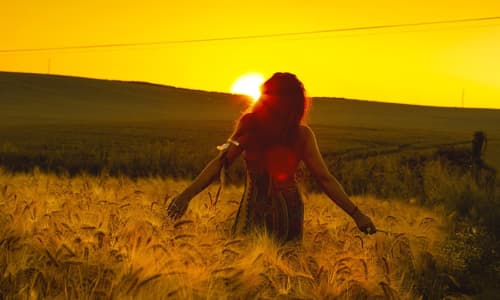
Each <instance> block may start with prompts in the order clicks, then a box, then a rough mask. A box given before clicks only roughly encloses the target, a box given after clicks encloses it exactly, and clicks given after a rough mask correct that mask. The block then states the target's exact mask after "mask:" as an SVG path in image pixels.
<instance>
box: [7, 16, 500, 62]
mask: <svg viewBox="0 0 500 300" xmlns="http://www.w3.org/2000/svg"><path fill="white" fill-rule="evenodd" d="M495 20H500V16H494V17H482V18H466V19H454V20H441V21H428V22H417V23H399V24H386V25H372V26H357V27H345V28H332V29H322V30H312V31H301V32H282V33H270V34H256V35H242V36H228V37H215V38H200V39H185V40H167V41H155V42H134V43H109V44H90V45H77V46H60V47H40V48H17V49H0V54H2V53H23V52H46V51H65V50H79V49H80V50H81V49H105V48H124V47H141V46H147V47H151V46H165V45H175V44H193V43H210V42H221V41H237V40H252V39H271V38H281V37H296V36H311V35H316V36H317V35H320V34H328V33H340V32H353V31H375V30H382V29H391V28H407V27H419V26H430V25H441V24H457V23H473V22H486V21H495ZM494 25H498V24H494ZM431 30H432V29H431Z"/></svg>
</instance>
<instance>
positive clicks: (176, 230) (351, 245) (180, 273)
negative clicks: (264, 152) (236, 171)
mask: <svg viewBox="0 0 500 300" xmlns="http://www.w3.org/2000/svg"><path fill="white" fill-rule="evenodd" d="M0 179H1V182H2V184H1V185H0V222H1V227H0V228H2V230H1V232H0V240H1V242H0V249H1V251H0V290H1V291H2V294H3V296H4V297H5V298H64V299H88V298H97V299H168V298H187V299H197V298H217V299H229V298H230V299H234V298H279V297H286V298H299V299H324V298H328V297H331V298H339V299H366V298H368V299H376V298H390V299H415V298H419V297H423V296H425V297H427V296H428V295H430V294H429V293H430V292H428V291H426V290H425V289H427V288H429V285H428V283H429V282H430V283H431V284H432V287H433V289H432V295H436V296H439V297H444V296H445V295H447V294H450V293H451V292H453V291H454V290H453V289H455V290H456V289H457V287H456V286H455V282H456V279H455V278H454V277H453V275H452V274H449V273H447V269H446V261H445V260H443V258H444V255H445V253H443V252H442V250H441V249H443V241H444V240H445V239H446V235H447V231H446V226H448V225H447V223H448V221H447V219H446V218H443V212H442V211H441V210H439V209H437V208H435V209H433V210H430V209H425V208H420V207H419V206H417V205H412V204H408V203H403V202H395V203H389V202H387V201H380V200H377V199H375V198H372V197H355V198H354V201H355V202H356V203H357V204H358V205H359V206H360V207H361V208H362V209H363V210H364V211H366V212H367V214H368V215H370V216H371V217H372V218H373V220H374V222H375V223H376V224H377V226H379V227H380V228H384V229H385V230H387V231H389V232H390V233H381V232H380V233H377V234H375V235H373V236H365V235H363V234H362V233H360V232H359V231H358V229H357V228H356V227H355V224H354V222H353V221H352V220H351V219H350V218H348V217H347V216H346V215H345V213H343V212H342V211H341V210H340V209H338V208H337V207H336V206H335V205H334V204H333V203H331V202H330V200H328V199H327V198H326V197H325V196H324V195H317V194H307V195H305V196H304V202H305V233H304V241H303V243H302V245H300V246H297V245H278V244H276V243H275V242H274V241H273V240H272V239H270V238H269V237H267V236H266V235H265V234H263V233H255V234H253V235H250V236H247V237H231V236H230V234H229V230H230V227H231V225H232V222H233V220H234V216H235V212H236V209H237V204H238V201H239V198H240V195H241V192H242V190H241V188H237V187H227V188H226V189H225V191H224V193H223V197H222V199H221V201H220V202H219V203H217V205H216V206H214V205H212V204H213V202H211V201H210V198H211V196H212V195H213V194H214V192H215V188H216V187H215V186H211V187H209V189H208V190H207V191H205V192H203V193H201V194H200V195H199V196H197V197H196V198H194V199H193V201H192V202H191V204H190V207H189V210H188V211H187V213H186V215H185V217H183V218H182V219H181V220H179V221H176V222H172V221H170V220H168V219H166V218H165V210H164V209H165V206H166V204H167V203H168V198H169V196H171V195H174V194H175V193H177V192H179V191H180V190H181V189H183V188H184V187H185V186H186V185H187V182H185V181H174V180H171V179H161V178H156V177H152V178H148V179H137V180H131V179H130V178H127V177H109V176H106V175H102V176H99V177H93V176H88V175H80V176H76V177H73V178H69V177H65V176H56V175H50V174H45V173H41V172H39V171H36V170H35V171H34V172H31V173H27V174H24V175H19V174H18V175H12V174H10V173H8V172H1V173H0Z"/></svg>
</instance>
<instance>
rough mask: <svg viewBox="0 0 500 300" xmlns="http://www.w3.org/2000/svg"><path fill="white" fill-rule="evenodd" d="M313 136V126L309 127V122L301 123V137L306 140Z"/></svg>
mask: <svg viewBox="0 0 500 300" xmlns="http://www.w3.org/2000/svg"><path fill="white" fill-rule="evenodd" d="M311 136H314V132H313V130H312V129H311V127H309V125H307V124H300V125H299V138H300V139H302V140H306V139H308V138H310V137H311Z"/></svg>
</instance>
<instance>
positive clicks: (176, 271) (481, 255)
mask: <svg viewBox="0 0 500 300" xmlns="http://www.w3.org/2000/svg"><path fill="white" fill-rule="evenodd" d="M245 101H246V100H245V98H243V97H238V96H232V95H227V94H221V93H209V92H202V91H191V90H185V89H177V88H172V87H163V86H158V85H151V84H144V83H127V82H116V81H102V80H93V79H84V78H71V77H62V76H46V75H34V74H18V73H0V168H2V169H3V171H2V172H1V173H0V177H1V181H0V206H1V209H0V218H1V219H0V221H1V222H2V223H1V224H2V227H1V228H2V232H1V234H2V236H0V239H1V242H0V249H1V250H0V256H1V260H0V271H1V272H3V273H2V274H3V277H1V276H0V277H1V278H2V279H0V290H1V291H2V292H3V291H9V292H8V293H9V294H8V295H11V296H13V295H19V296H20V295H23V296H26V295H31V297H36V296H37V295H45V297H47V298H51V296H52V295H55V294H59V295H60V296H62V297H65V298H87V297H89V295H92V296H95V297H97V298H99V297H104V298H106V297H108V296H112V297H114V298H121V297H130V298H134V297H142V298H145V297H147V295H149V294H148V293H153V294H154V295H171V296H173V297H180V296H183V297H197V296H199V295H202V294H203V293H208V295H213V296H214V297H216V298H219V296H222V297H225V296H227V295H229V294H232V293H235V292H237V291H241V292H242V294H241V296H251V295H252V294H251V293H252V292H255V291H262V294H261V296H263V297H276V296H277V295H279V294H280V293H281V294H287V295H289V296H290V295H296V296H297V297H299V298H300V297H302V298H306V297H305V295H304V291H309V290H311V291H314V293H313V297H312V298H318V297H319V296H318V295H324V293H330V294H331V295H337V296H340V298H356V297H359V298H363V295H365V294H366V295H369V298H370V297H372V298H376V297H377V296H382V297H385V298H391V297H393V296H396V295H398V296H399V297H401V298H403V299H405V298H407V299H413V298H415V297H417V295H421V296H422V297H423V298H424V299H434V298H442V296H444V295H453V294H454V295H460V294H477V293H480V292H481V291H482V289H483V288H491V287H492V286H493V287H496V288H499V287H498V282H500V280H498V279H499V278H498V275H499V274H500V261H499V256H500V254H499V253H498V252H497V251H496V250H495V249H498V247H499V245H500V243H499V240H500V238H499V236H500V230H498V228H500V224H499V220H500V217H499V216H500V192H499V191H498V187H499V181H498V179H497V180H496V182H493V184H492V185H491V184H490V183H488V178H490V177H491V176H490V177H488V176H489V175H488V174H489V173H488V172H480V174H479V175H478V174H474V172H473V166H472V163H471V141H472V137H473V134H474V132H476V131H484V132H485V133H486V135H487V137H488V145H487V148H486V152H485V155H484V157H483V159H484V161H485V162H486V163H487V164H488V165H490V166H493V167H495V168H497V169H499V167H500V112H499V111H498V110H484V109H478V110H476V109H456V108H432V107H419V106H409V105H396V104H384V103H375V102H365V101H356V100H346V99H314V100H313V106H312V109H311V114H310V122H309V123H310V125H311V127H312V128H313V129H314V131H315V132H316V135H317V138H318V142H319V144H320V148H321V151H322V153H323V155H324V157H325V160H326V162H327V165H328V166H329V169H330V170H331V171H332V173H333V174H335V176H337V177H338V178H339V180H340V181H341V183H342V184H343V185H344V187H345V188H346V190H347V191H348V193H349V194H351V195H360V196H359V197H357V198H355V199H356V201H358V202H359V203H360V205H362V206H363V207H365V208H366V209H367V212H368V213H369V215H370V216H373V217H374V218H375V220H376V224H377V225H378V226H379V227H381V228H384V229H387V230H389V231H391V232H395V233H396V234H383V233H378V234H377V235H376V236H375V237H373V236H368V237H367V236H360V235H359V233H358V232H357V231H356V230H355V229H354V227H353V226H354V224H353V223H352V221H349V220H348V219H346V218H345V216H343V213H342V212H340V211H338V210H337V209H336V208H335V206H334V205H332V204H331V203H328V204H327V203H326V202H328V201H326V199H325V198H324V196H319V195H315V194H314V195H313V194H311V196H310V197H308V199H307V202H306V210H307V214H306V218H307V228H308V229H307V230H309V232H308V237H307V238H306V242H305V248H304V249H303V251H305V252H301V253H296V254H293V253H292V252H290V253H292V254H290V255H288V254H289V252H288V250H289V249H278V248H276V247H275V246H273V245H272V243H270V242H269V241H267V240H265V239H264V240H262V238H259V237H256V238H255V239H249V240H248V241H245V242H235V241H231V240H230V237H229V236H228V235H227V230H228V228H229V226H230V223H231V222H232V220H233V218H234V215H233V214H234V211H235V209H236V207H237V206H236V205H237V201H239V197H240V194H241V187H240V186H239V185H238V184H239V183H241V181H242V178H243V176H244V174H243V162H242V160H241V159H240V160H239V161H237V162H236V164H235V166H234V167H232V168H231V169H230V170H229V175H230V176H229V178H230V180H229V182H230V183H234V184H236V185H235V186H233V185H231V186H229V187H227V189H226V191H225V192H224V194H223V198H222V199H221V202H220V203H219V204H217V206H216V207H215V206H214V205H213V195H214V190H213V189H214V188H215V187H214V186H212V187H210V188H209V190H208V191H210V193H208V192H204V193H202V194H201V195H200V196H199V197H198V198H197V199H198V200H195V201H194V202H193V206H192V209H191V211H190V212H189V213H188V215H187V216H186V218H185V220H186V221H188V220H191V221H196V222H195V223H190V222H186V223H182V221H181V223H177V226H174V224H171V223H168V222H167V221H166V220H165V218H164V211H163V209H164V206H165V201H166V199H165V196H172V195H174V194H175V193H177V192H179V191H180V190H181V188H182V187H183V186H185V185H186V184H187V182H186V181H184V180H185V179H191V178H193V177H194V176H196V175H197V174H198V172H199V171H200V170H201V169H202V168H203V166H204V165H205V164H206V163H207V162H208V161H209V160H210V159H211V158H213V156H215V155H216V154H217V151H216V149H215V146H216V145H218V144H220V143H222V142H223V141H225V139H226V138H227V137H228V135H229V134H230V132H231V130H232V127H233V125H234V120H235V119H237V117H238V116H239V115H240V113H241V111H243V110H244V109H245V107H246V106H247V103H246V102H245ZM171 178H176V179H177V180H180V181H172V179H171ZM302 182H303V185H304V186H305V187H306V188H307V189H308V190H309V191H315V190H317V186H316V187H315V186H314V181H313V180H312V179H311V178H310V177H309V176H308V174H307V172H305V175H304V176H303V177H302ZM490 186H493V189H492V190H493V193H490V192H491V191H489V190H488V189H489V188H488V187H490ZM367 195H371V196H367ZM375 198H376V199H375ZM382 199H383V200H382ZM205 205H207V206H205ZM365 205H366V206H365ZM328 207H330V208H328ZM370 208H372V209H370ZM75 213H76V216H75ZM426 218H431V219H426ZM26 220H28V222H26ZM214 220H215V221H216V222H214ZM427 223H429V224H427ZM193 228H194V233H193ZM428 230H430V231H428ZM191 234H193V235H194V237H193V236H190V235H191ZM140 236H142V237H140ZM139 237H140V238H139ZM200 237H202V238H200ZM313 237H314V238H313ZM256 239H257V240H258V241H259V243H260V244H261V246H258V245H256V244H255V241H257V240H256ZM252 241H253V242H252ZM434 241H445V243H444V244H436V243H434ZM233 242H234V243H233ZM252 243H253V244H252ZM360 245H362V247H361V248H360ZM167 246H168V247H167ZM174 250H175V251H174ZM200 251H201V252H200ZM179 253H180V254H179ZM331 253H334V254H335V258H333V259H332V254H331ZM287 257H288V258H287ZM153 258H154V259H153ZM289 258H290V259H292V260H291V261H290V260H289ZM254 260H255V262H256V264H257V267H256V268H255V272H250V271H246V270H243V269H245V268H246V267H245V266H248V265H249V263H250V262H254ZM156 261H158V262H160V263H159V264H158V266H154V264H153V262H156ZM183 266H188V267H189V268H188V269H187V271H182V270H180V269H181V268H182V267H183ZM321 266H323V268H321ZM167 267H168V268H167ZM141 268H142V269H141ZM191 270H192V271H191ZM262 274H270V275H269V276H267V277H266V276H263V275H262ZM0 275H1V274H0ZM50 278H54V280H52V281H51V279H50ZM68 278H69V279H68ZM197 279H199V280H197ZM178 282H189V283H190V284H188V285H185V286H184V285H181V286H179V285H177V286H175V283H178ZM60 293H63V294H60ZM246 293H250V294H246ZM353 295H354V296H353ZM356 295H357V296H356ZM391 295H392V296H391ZM457 297H458V296H457Z"/></svg>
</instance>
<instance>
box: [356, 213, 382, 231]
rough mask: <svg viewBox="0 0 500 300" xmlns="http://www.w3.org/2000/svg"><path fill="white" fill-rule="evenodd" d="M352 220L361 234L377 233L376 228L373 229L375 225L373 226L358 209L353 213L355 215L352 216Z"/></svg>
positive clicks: (368, 218)
mask: <svg viewBox="0 0 500 300" xmlns="http://www.w3.org/2000/svg"><path fill="white" fill-rule="evenodd" d="M352 218H353V220H354V222H356V225H357V226H358V228H359V230H361V231H362V232H364V233H366V234H374V233H375V232H377V228H375V225H374V224H373V222H372V220H371V219H370V217H368V216H367V215H365V214H364V213H362V212H361V211H360V210H359V209H357V210H356V211H355V213H354V214H353V215H352Z"/></svg>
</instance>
